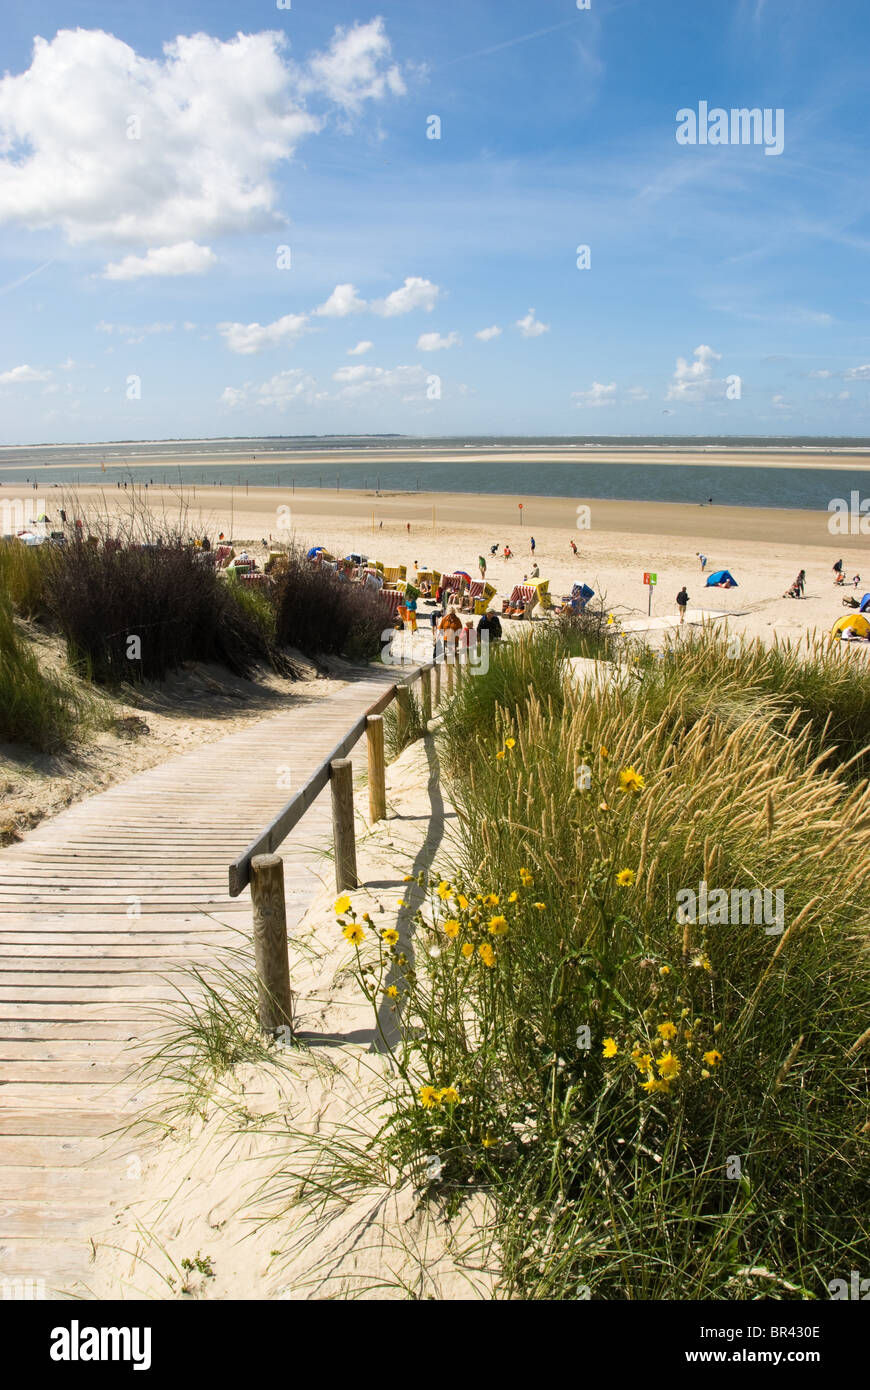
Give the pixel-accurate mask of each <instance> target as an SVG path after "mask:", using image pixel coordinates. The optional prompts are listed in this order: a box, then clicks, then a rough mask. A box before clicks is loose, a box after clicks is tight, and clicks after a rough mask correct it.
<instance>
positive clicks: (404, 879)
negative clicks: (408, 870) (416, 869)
mask: <svg viewBox="0 0 870 1390" xmlns="http://www.w3.org/2000/svg"><path fill="white" fill-rule="evenodd" d="M402 882H403V883H410V882H411V875H410V874H405V877H404V878H403V879H402Z"/></svg>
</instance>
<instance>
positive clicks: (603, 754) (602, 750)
mask: <svg viewBox="0 0 870 1390" xmlns="http://www.w3.org/2000/svg"><path fill="white" fill-rule="evenodd" d="M598 756H599V758H609V757H610V754H609V753H608V751H607V749H606V748H605V747H604V744H603V743H602V745H601V747H600V748H599V750H598Z"/></svg>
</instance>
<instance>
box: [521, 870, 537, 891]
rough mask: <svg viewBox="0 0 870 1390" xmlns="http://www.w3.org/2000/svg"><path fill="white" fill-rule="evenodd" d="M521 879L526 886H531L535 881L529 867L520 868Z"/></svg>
mask: <svg viewBox="0 0 870 1390" xmlns="http://www.w3.org/2000/svg"><path fill="white" fill-rule="evenodd" d="M520 880H521V882H522V885H523V887H524V888H531V886H532V884H533V883H534V881H535V880H534V879H533V877H532V875H531V874H530V873H529V871H528V869H520Z"/></svg>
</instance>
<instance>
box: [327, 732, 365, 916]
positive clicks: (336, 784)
mask: <svg viewBox="0 0 870 1390" xmlns="http://www.w3.org/2000/svg"><path fill="white" fill-rule="evenodd" d="M329 773H330V786H331V788H332V838H333V844H334V846H335V886H336V889H337V890H338V892H339V893H343V892H344V891H345V890H346V889H347V888H357V887H359V880H358V878H357V874H356V835H355V834H354V824H353V763H352V762H351V760H350V758H335V759H334V760H333V761H332V762H331V763H330V764H329Z"/></svg>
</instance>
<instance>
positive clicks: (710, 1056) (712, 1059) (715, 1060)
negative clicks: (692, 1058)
mask: <svg viewBox="0 0 870 1390" xmlns="http://www.w3.org/2000/svg"><path fill="white" fill-rule="evenodd" d="M704 1061H705V1062H706V1063H707V1066H708V1067H718V1065H719V1063H720V1062H721V1061H722V1053H721V1052H717V1051H716V1049H715V1047H714V1048H712V1049H711V1050H710V1051H709V1052H705V1053H704Z"/></svg>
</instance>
